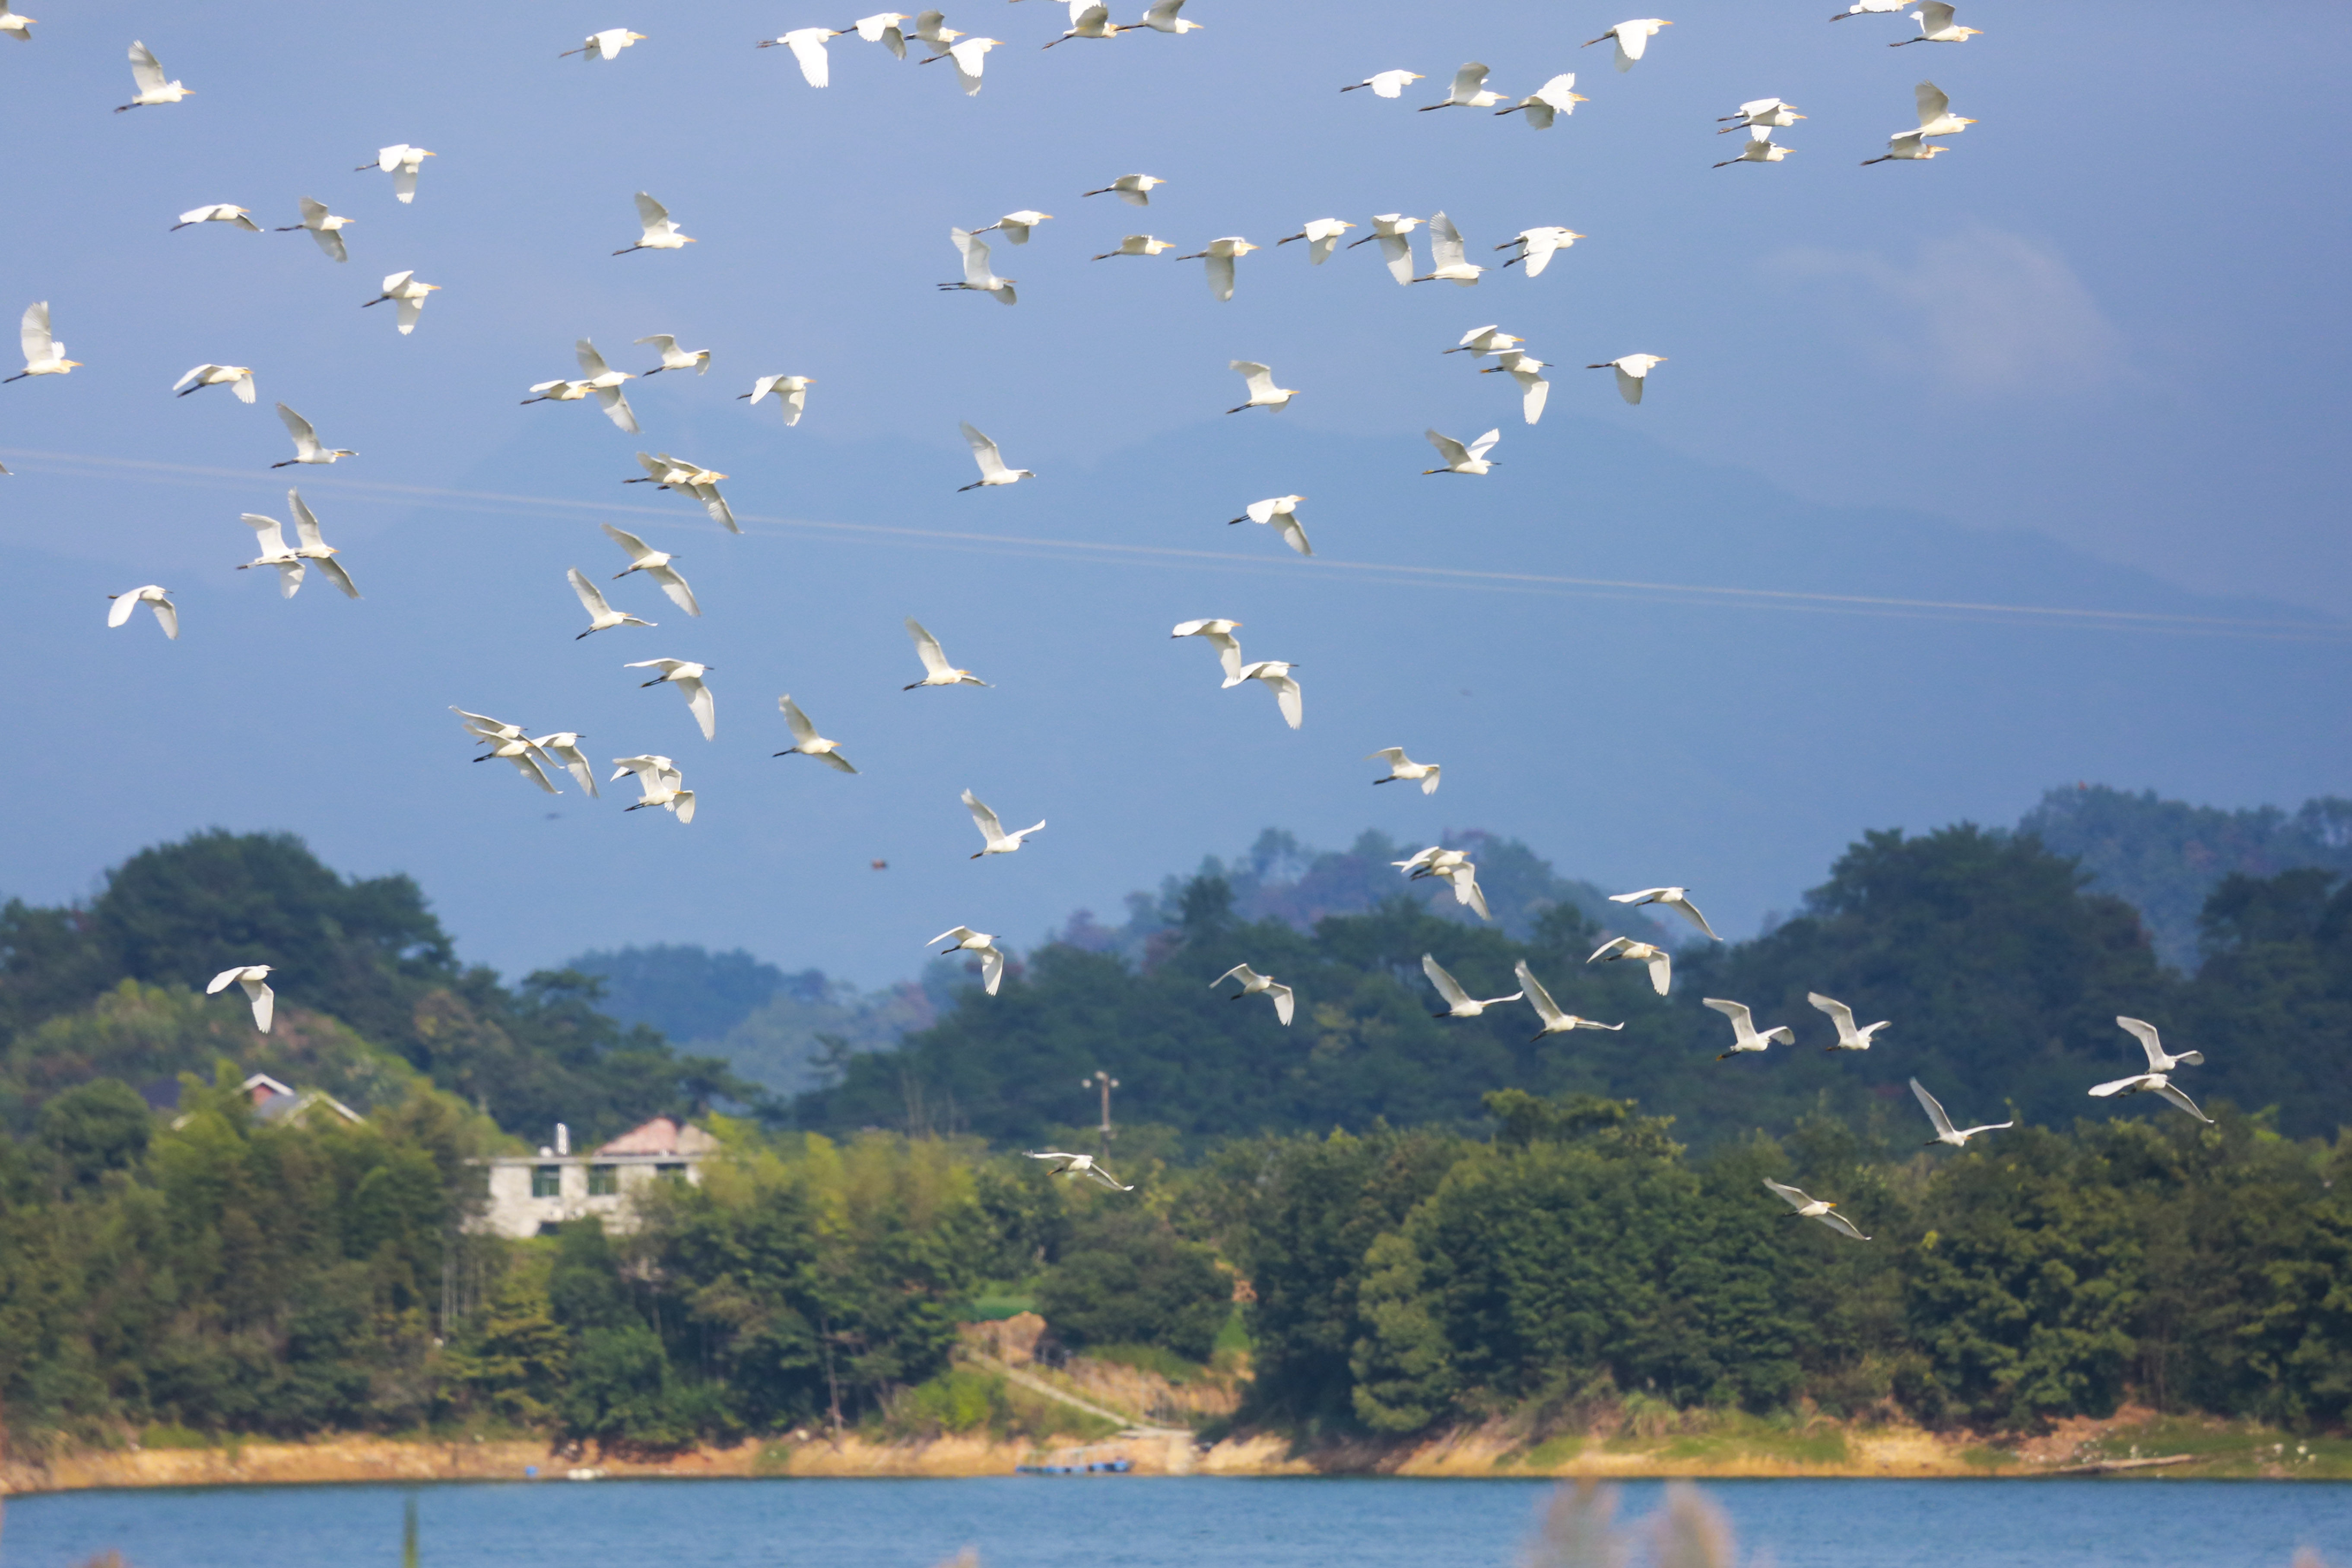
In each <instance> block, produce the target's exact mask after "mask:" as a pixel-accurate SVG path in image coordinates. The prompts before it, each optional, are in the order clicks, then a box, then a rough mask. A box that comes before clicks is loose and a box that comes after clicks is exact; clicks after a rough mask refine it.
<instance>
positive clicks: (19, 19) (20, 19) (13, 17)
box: [0, 0, 40, 44]
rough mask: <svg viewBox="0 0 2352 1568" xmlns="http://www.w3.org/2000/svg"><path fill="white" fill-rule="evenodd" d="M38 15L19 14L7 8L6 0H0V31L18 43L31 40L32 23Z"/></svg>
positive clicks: (26, 42)
mask: <svg viewBox="0 0 2352 1568" xmlns="http://www.w3.org/2000/svg"><path fill="white" fill-rule="evenodd" d="M39 20H40V18H39V17H38V16H21V15H19V14H18V13H16V12H15V11H11V10H9V9H8V0H0V33H5V34H7V35H8V36H9V37H12V38H14V39H16V41H17V42H18V43H20V44H29V43H31V42H32V41H33V25H34V24H35V23H36V22H38V21H39Z"/></svg>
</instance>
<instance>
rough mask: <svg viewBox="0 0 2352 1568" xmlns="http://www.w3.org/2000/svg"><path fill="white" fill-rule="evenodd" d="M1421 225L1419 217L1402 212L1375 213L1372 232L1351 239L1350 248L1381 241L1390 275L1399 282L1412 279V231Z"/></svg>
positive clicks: (1406, 281) (1382, 255) (1407, 281)
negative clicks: (1408, 215)
mask: <svg viewBox="0 0 2352 1568" xmlns="http://www.w3.org/2000/svg"><path fill="white" fill-rule="evenodd" d="M1420 226H1421V220H1420V219H1419V218H1409V217H1407V216H1405V215H1404V214H1402V213H1374V214H1372V232H1371V233H1370V234H1368V235H1365V236H1364V237H1363V238H1362V239H1355V240H1349V242H1348V248H1349V250H1353V249H1355V248H1356V247H1357V246H1360V245H1370V243H1371V242H1372V241H1374V240H1378V241H1380V242H1381V259H1382V260H1383V261H1385V262H1386V263H1387V264H1388V269H1389V276H1390V277H1393V278H1395V279H1396V280H1397V281H1398V282H1399V283H1411V282H1412V239H1411V237H1410V236H1411V235H1412V231H1413V230H1414V229H1416V228H1419V227H1420Z"/></svg>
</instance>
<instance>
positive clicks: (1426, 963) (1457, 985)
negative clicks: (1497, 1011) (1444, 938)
mask: <svg viewBox="0 0 2352 1568" xmlns="http://www.w3.org/2000/svg"><path fill="white" fill-rule="evenodd" d="M1421 972H1422V973H1423V974H1424V975H1427V976H1428V977H1429V983H1430V984H1431V985H1433V986H1434V987H1436V988H1437V994H1438V995H1439V996H1441V997H1443V998H1445V1006H1444V1008H1442V1009H1439V1010H1438V1011H1437V1012H1436V1013H1435V1014H1433V1015H1432V1016H1433V1017H1436V1018H1442V1019H1474V1018H1476V1017H1477V1016H1478V1015H1479V1014H1481V1013H1483V1012H1485V1011H1486V1009H1488V1008H1491V1007H1499V1006H1501V1005H1502V1004H1503V1003H1505V1002H1516V1001H1517V1000H1518V999H1519V998H1521V997H1522V996H1524V995H1525V994H1526V993H1525V992H1524V991H1513V992H1512V993H1511V994H1510V995H1509V996H1507V997H1487V998H1484V999H1483V1000H1482V999H1481V998H1476V997H1474V996H1472V995H1471V994H1470V993H1469V992H1468V991H1465V990H1464V989H1463V988H1462V982H1461V981H1459V980H1457V979H1455V978H1454V977H1453V976H1452V975H1451V974H1449V973H1447V972H1446V968H1445V966H1444V965H1443V964H1440V963H1439V962H1438V961H1437V960H1436V959H1435V958H1433V957H1432V956H1429V955H1428V954H1426V953H1423V955H1422V956H1421Z"/></svg>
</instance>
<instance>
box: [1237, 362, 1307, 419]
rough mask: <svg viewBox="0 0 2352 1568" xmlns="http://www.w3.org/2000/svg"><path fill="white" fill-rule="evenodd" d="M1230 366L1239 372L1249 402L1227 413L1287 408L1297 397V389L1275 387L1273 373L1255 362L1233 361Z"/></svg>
mask: <svg viewBox="0 0 2352 1568" xmlns="http://www.w3.org/2000/svg"><path fill="white" fill-rule="evenodd" d="M1232 366H1233V368H1234V370H1236V371H1240V372H1241V375H1242V384H1243V385H1244V386H1245V387H1247V388H1248V389H1249V401H1248V402H1244V403H1241V404H1239V405H1237V406H1235V407H1233V408H1229V409H1227V410H1225V412H1226V413H1241V412H1242V411H1243V410H1244V409H1251V408H1276V409H1281V408H1288V407H1289V406H1290V400H1291V399H1292V398H1295V397H1297V395H1298V389H1297V387H1278V386H1276V385H1275V384H1274V372H1273V371H1270V370H1268V369H1267V368H1266V367H1265V366H1264V365H1261V364H1259V363H1258V362H1257V361H1255V360H1234V361H1232Z"/></svg>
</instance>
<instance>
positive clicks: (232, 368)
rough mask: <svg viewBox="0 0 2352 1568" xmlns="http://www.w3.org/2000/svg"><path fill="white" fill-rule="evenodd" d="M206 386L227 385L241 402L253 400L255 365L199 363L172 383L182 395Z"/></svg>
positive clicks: (173, 387) (173, 388)
mask: <svg viewBox="0 0 2352 1568" xmlns="http://www.w3.org/2000/svg"><path fill="white" fill-rule="evenodd" d="M206 387H226V388H228V390H229V391H231V392H235V393H236V401H237V402H252V401H253V367H252V366H250V365H198V366H197V367H196V368H195V369H194V370H193V371H189V372H188V373H187V374H186V375H184V376H182V377H181V378H180V379H179V380H178V381H176V382H173V383H172V390H173V392H177V393H179V394H180V395H181V396H182V397H185V396H187V395H188V394H189V393H190V392H202V391H204V390H205V388H206Z"/></svg>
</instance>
